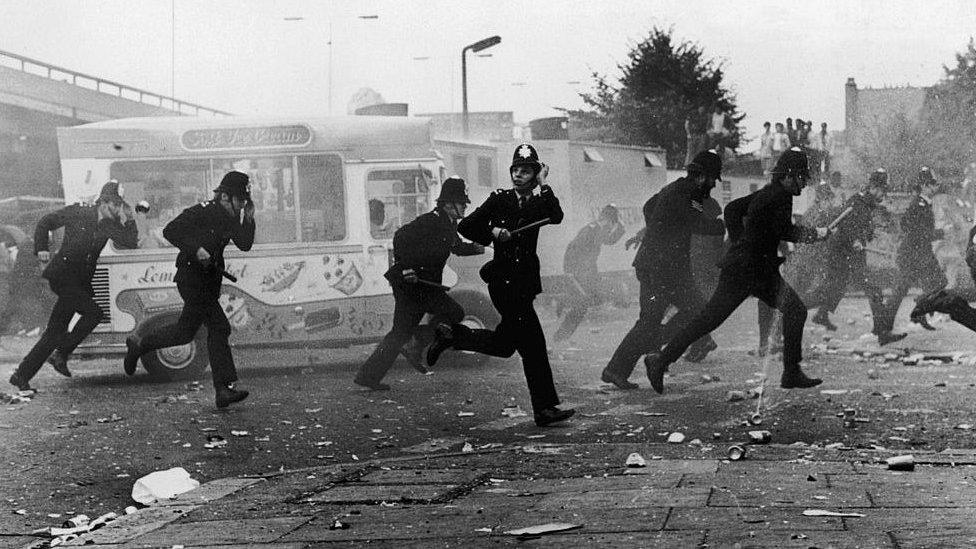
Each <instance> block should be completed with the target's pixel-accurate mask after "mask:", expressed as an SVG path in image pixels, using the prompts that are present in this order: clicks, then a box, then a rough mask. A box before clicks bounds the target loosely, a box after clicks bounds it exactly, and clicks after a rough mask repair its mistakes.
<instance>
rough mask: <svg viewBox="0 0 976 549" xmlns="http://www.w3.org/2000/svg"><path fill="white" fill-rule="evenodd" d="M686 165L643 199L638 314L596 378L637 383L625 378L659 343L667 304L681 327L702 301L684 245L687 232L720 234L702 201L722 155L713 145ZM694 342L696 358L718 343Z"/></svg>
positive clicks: (675, 323)
mask: <svg viewBox="0 0 976 549" xmlns="http://www.w3.org/2000/svg"><path fill="white" fill-rule="evenodd" d="M687 170H688V174H687V175H686V176H685V177H682V178H680V179H677V180H675V181H674V182H672V183H670V184H669V185H667V186H666V187H664V188H663V189H661V191H660V192H658V193H657V194H655V195H654V196H652V197H651V198H650V199H649V200H648V201H647V202H646V203H645V204H644V226H645V228H644V234H643V238H642V239H641V243H640V247H639V248H638V249H637V255H636V256H635V257H634V269H635V270H636V273H637V280H638V282H639V283H640V315H639V316H638V318H637V322H636V323H634V327H633V328H631V329H630V332H628V333H627V335H626V336H624V339H623V340H622V341H621V342H620V345H619V346H617V350H616V351H614V353H613V356H612V357H611V358H610V362H609V363H608V364H607V366H606V368H604V369H603V372H602V374H601V375H600V379H602V380H603V381H605V382H607V383H612V384H614V385H616V386H617V387H619V388H620V389H636V388H637V384H636V383H633V382H630V381H628V379H627V378H628V377H630V374H631V372H633V371H634V366H635V364H636V362H637V359H639V358H640V356H641V355H642V354H644V353H647V352H650V351H657V350H658V349H660V345H661V340H662V337H661V333H660V332H661V328H662V327H661V320H662V319H663V318H664V315H665V313H667V310H668V307H669V306H671V305H674V306H675V307H676V308H677V309H678V313H676V314H675V316H674V317H672V318H671V320H670V322H669V323H668V324H669V325H672V326H677V327H680V326H683V324H685V323H687V322H688V321H689V320H690V319H691V318H692V315H694V314H695V313H697V312H698V311H700V310H701V307H702V304H703V303H704V299H702V297H701V295H700V294H699V293H698V290H697V288H696V286H695V281H694V278H693V276H692V271H691V259H690V256H689V248H690V246H691V235H692V234H707V235H722V234H725V226H724V225H723V224H722V220H720V219H718V218H717V217H708V216H705V215H704V206H703V202H704V200H705V199H706V198H707V197H708V194H709V192H710V191H711V190H712V189H713V188H714V187H715V182H716V181H718V180H719V179H721V178H722V159H721V157H719V155H718V154H716V153H715V152H714V151H709V150H706V151H702V152H700V153H698V154H697V155H695V157H694V159H693V160H692V161H691V163H690V164H688V166H687ZM672 323H673V324H672ZM696 347H699V349H698V350H697V351H696V352H695V353H693V354H695V355H698V356H695V357H694V358H698V359H699V360H700V359H703V358H704V357H705V355H707V354H708V352H709V351H711V350H713V349H715V348H716V347H717V345H716V344H715V341H713V340H712V338H711V336H709V335H708V334H707V333H706V334H703V337H702V340H701V341H699V342H698V343H697V344H696ZM690 354H692V353H690ZM699 357H700V358H699Z"/></svg>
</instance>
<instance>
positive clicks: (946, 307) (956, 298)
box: [911, 225, 976, 332]
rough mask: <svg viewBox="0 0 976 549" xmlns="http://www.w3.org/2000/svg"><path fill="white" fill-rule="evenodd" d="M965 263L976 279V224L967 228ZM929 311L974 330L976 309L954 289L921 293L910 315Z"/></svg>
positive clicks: (915, 316) (916, 316) (923, 315)
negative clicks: (941, 314) (943, 315)
mask: <svg viewBox="0 0 976 549" xmlns="http://www.w3.org/2000/svg"><path fill="white" fill-rule="evenodd" d="M966 264H967V265H968V266H969V275H970V276H971V277H972V278H973V280H976V225H974V226H973V228H972V229H970V230H969V241H968V244H967V245H966ZM931 313H945V314H947V315H949V318H951V319H952V320H955V321H956V322H958V323H959V324H962V325H963V326H965V327H967V328H969V329H970V330H972V331H974V332H976V309H974V308H972V307H971V306H970V305H969V301H968V300H967V299H966V298H965V297H964V296H963V295H961V294H960V293H959V292H958V291H956V290H950V289H945V288H941V289H938V290H935V291H933V292H929V293H927V294H923V295H922V296H920V297H919V298H918V299H917V300H916V301H915V308H914V309H912V312H911V317H912V318H924V317H925V315H928V314H931Z"/></svg>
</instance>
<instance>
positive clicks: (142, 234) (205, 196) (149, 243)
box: [109, 159, 216, 249]
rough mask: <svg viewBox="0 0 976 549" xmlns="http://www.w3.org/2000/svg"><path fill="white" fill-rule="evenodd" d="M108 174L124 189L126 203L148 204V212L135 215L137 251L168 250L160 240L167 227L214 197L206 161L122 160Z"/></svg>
mask: <svg viewBox="0 0 976 549" xmlns="http://www.w3.org/2000/svg"><path fill="white" fill-rule="evenodd" d="M109 173H110V175H111V177H112V178H113V179H117V180H118V181H119V183H120V185H121V186H122V189H124V193H125V201H126V202H128V203H129V204H132V205H135V204H136V203H137V202H139V201H141V200H145V201H146V202H148V203H149V212H147V213H146V214H136V226H137V227H138V229H139V248H140V249H155V248H171V247H172V245H171V244H170V243H169V242H168V241H167V240H166V239H165V238H163V228H164V227H166V224H167V223H169V222H170V221H172V220H173V218H175V217H176V216H177V215H179V213H180V212H182V211H183V210H184V209H185V208H188V207H190V206H192V205H194V204H197V203H198V202H202V201H204V200H209V199H210V197H211V196H212V195H213V192H212V191H213V189H211V188H210V185H209V183H208V178H209V175H210V160H209V159H199V160H149V161H121V162H115V163H113V164H112V166H111V168H110V170H109ZM214 186H216V185H214Z"/></svg>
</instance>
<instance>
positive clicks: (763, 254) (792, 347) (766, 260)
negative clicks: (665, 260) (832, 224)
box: [644, 147, 829, 393]
mask: <svg viewBox="0 0 976 549" xmlns="http://www.w3.org/2000/svg"><path fill="white" fill-rule="evenodd" d="M808 178H809V171H808V167H807V156H806V154H804V153H803V151H802V150H800V149H799V148H798V147H794V148H792V149H790V150H789V151H787V152H785V153H783V155H782V156H780V158H779V160H778V161H777V162H776V166H775V167H774V168H773V170H772V181H771V182H770V184H769V185H767V186H765V187H763V188H762V189H759V190H758V191H756V193H754V194H755V196H753V198H752V200H751V202H750V203H749V207H748V209H747V210H746V215H745V216H744V217H745V222H744V225H743V226H744V230H743V233H742V237H741V238H740V239H739V240H737V241H735V242H734V243H733V244H732V247H731V248H729V251H728V253H726V254H725V257H724V258H723V259H722V261H721V262H720V263H719V267H720V268H721V269H722V273H721V275H720V276H719V280H718V287H717V288H716V289H715V293H714V294H713V295H712V297H711V299H710V300H709V301H708V303H707V304H706V305H705V309H704V310H703V311H702V312H701V313H700V314H699V315H698V316H697V317H696V318H695V319H694V320H692V321H691V323H690V324H688V326H686V327H685V328H684V329H682V330H681V331H680V332H679V333H678V334H677V335H676V336H675V337H674V338H673V339H671V341H669V342H668V344H667V345H666V346H665V347H664V349H663V350H662V351H661V352H660V353H651V354H648V355H647V356H645V357H644V365H645V367H646V368H647V378H648V380H650V382H651V387H652V388H653V389H654V390H655V391H656V392H658V393H663V392H664V372H665V371H666V370H667V367H668V365H669V364H671V363H672V362H674V361H675V360H677V359H678V357H680V356H681V355H682V354H683V353H684V352H685V350H686V349H687V348H688V346H689V345H691V343H692V342H694V341H695V340H697V339H698V338H700V337H702V336H703V335H705V334H707V333H709V332H711V331H712V330H714V329H715V328H717V327H718V326H719V325H720V324H722V322H724V321H725V319H727V318H728V317H729V315H731V314H732V312H733V311H735V309H736V308H737V307H738V306H739V305H740V304H741V303H742V302H743V301H744V300H745V299H746V298H747V297H749V296H755V297H758V298H759V299H761V300H762V301H764V302H765V303H766V304H767V305H770V306H772V307H775V308H776V309H778V310H779V311H780V312H781V313H782V314H783V340H784V341H783V343H784V346H783V375H782V377H781V379H780V386H781V387H783V388H784V389H793V388H807V387H815V386H817V385H819V384H820V383H821V382H822V381H821V380H820V379H817V378H809V377H807V376H806V375H805V374H804V373H803V371H802V370H801V368H800V361H801V360H802V352H801V349H802V343H803V342H802V339H803V323H804V322H805V321H806V317H807V309H806V306H804V305H803V302H802V301H801V300H800V298H799V296H797V295H796V292H794V291H793V289H792V288H791V287H790V286H789V284H787V283H786V281H784V280H783V277H782V276H781V275H780V273H779V266H780V264H781V263H782V259H781V258H780V257H779V254H778V248H779V243H780V241H782V240H786V241H788V242H813V241H816V240H822V239H825V238H827V235H828V234H829V231H828V229H827V228H826V227H822V228H816V229H814V228H812V227H804V226H801V225H794V224H793V219H792V216H793V211H792V210H793V197H794V196H799V195H800V192H801V191H802V190H803V187H804V186H805V185H806V183H807V179H808Z"/></svg>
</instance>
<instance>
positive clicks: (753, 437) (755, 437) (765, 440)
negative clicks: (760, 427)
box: [749, 431, 773, 444]
mask: <svg viewBox="0 0 976 549" xmlns="http://www.w3.org/2000/svg"><path fill="white" fill-rule="evenodd" d="M749 440H750V442H752V443H753V444H769V442H770V441H771V440H773V434H772V433H770V432H769V431H749Z"/></svg>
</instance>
